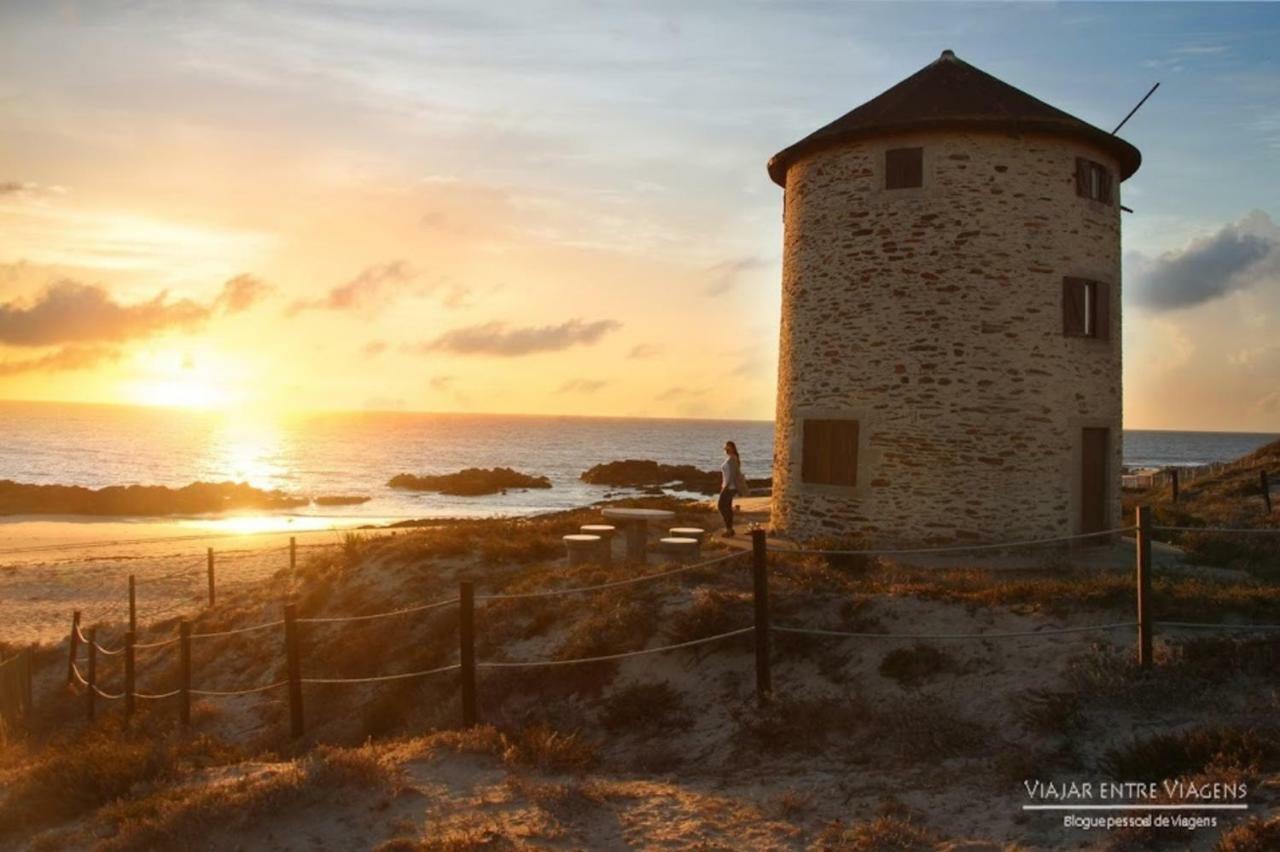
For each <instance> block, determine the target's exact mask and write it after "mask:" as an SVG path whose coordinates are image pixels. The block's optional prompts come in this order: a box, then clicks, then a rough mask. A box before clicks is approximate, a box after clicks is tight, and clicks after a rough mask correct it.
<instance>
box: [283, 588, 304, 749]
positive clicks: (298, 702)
mask: <svg viewBox="0 0 1280 852" xmlns="http://www.w3.org/2000/svg"><path fill="white" fill-rule="evenodd" d="M297 619H298V612H297V608H296V607H295V605H294V604H291V603H288V604H285V605H284V652H285V662H286V664H287V666H288V669H289V736H291V737H293V738H295V739H296V738H298V737H300V736H302V734H303V724H302V657H301V655H300V654H299V652H298V620H297Z"/></svg>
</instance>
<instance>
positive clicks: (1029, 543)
mask: <svg viewBox="0 0 1280 852" xmlns="http://www.w3.org/2000/svg"><path fill="white" fill-rule="evenodd" d="M1136 529H1137V527H1134V526H1129V527H1116V528H1115V529H1111V530H1099V531H1098V532H1091V533H1080V534H1078V535H1060V536H1053V537H1051V538H1033V539H1026V540H1023V541H1010V542H1004V543H1001V544H955V545H946V546H943V547H910V548H867V549H863V550H826V549H817V548H804V547H794V548H793V547H770V548H769V552H771V553H794V554H801V555H806V556H813V555H818V556H914V555H919V554H925V553H962V552H970V551H983V550H1014V549H1016V548H1019V547H1034V546H1038V545H1041V544H1057V543H1061V542H1067V541H1081V540H1084V539H1090V538H1099V537H1102V536H1113V535H1118V534H1120V533H1126V532H1133V531H1134V530H1136Z"/></svg>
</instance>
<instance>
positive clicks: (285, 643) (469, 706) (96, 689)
mask: <svg viewBox="0 0 1280 852" xmlns="http://www.w3.org/2000/svg"><path fill="white" fill-rule="evenodd" d="M1136 521H1137V522H1136V524H1134V525H1132V526H1122V527H1117V528H1115V529H1108V530H1102V531H1098V532H1092V533H1084V534H1080V535H1073V536H1053V537H1046V538H1040V539H1029V540H1021V541H1013V542H1005V543H1000V544H972V545H954V546H942V547H932V548H898V549H871V548H868V549H861V550H842V549H815V548H799V549H788V548H781V547H771V546H770V544H769V542H768V541H767V538H766V534H765V532H764V531H763V530H759V529H756V530H752V533H751V537H752V542H751V544H752V546H751V550H750V551H740V552H735V553H729V554H725V555H722V556H717V557H715V558H712V559H708V560H705V561H701V562H696V563H693V564H687V565H681V566H679V567H676V568H672V569H669V570H663V571H659V572H657V573H652V574H644V575H640V576H636V577H628V578H625V579H622V580H614V581H610V582H605V583H598V584H593V585H587V586H576V587H570V588H559V589H556V588H553V589H543V590H538V591H529V592H511V593H501V592H495V593H485V594H479V595H478V594H476V591H475V588H474V584H473V583H472V582H471V581H462V582H461V583H460V584H459V591H458V595H457V597H451V598H447V599H440V600H432V601H425V602H422V603H415V604H411V605H409V606H404V607H399V608H396V609H391V610H387V611H383V612H375V613H365V614H358V615H332V616H309V617H306V618H300V617H298V614H297V611H296V604H294V603H286V604H285V606H284V617H283V618H281V619H276V620H273V621H268V622H264V623H261V624H252V625H245V626H240V627H227V628H225V629H219V630H205V631H202V632H195V631H194V630H193V629H192V627H193V625H192V622H191V621H190V620H188V619H183V620H182V621H181V622H180V624H179V625H178V627H179V633H178V635H177V636H169V637H165V638H158V639H153V640H151V641H147V642H138V641H137V639H136V633H135V629H134V628H135V625H134V623H133V621H132V620H131V622H130V628H131V629H130V630H129V631H128V632H127V633H126V634H125V643H124V645H123V646H122V647H118V648H107V647H104V646H103V645H102V644H101V643H100V642H98V640H97V638H96V632H97V630H96V628H91V629H89V631H88V634H87V635H86V633H85V632H84V631H83V630H82V629H81V622H82V619H81V617H80V616H81V614H80V613H79V612H78V611H77V612H76V613H74V614H73V619H72V628H71V632H70V638H71V650H70V659H69V662H68V670H67V683H68V684H70V685H73V686H75V685H78V686H79V687H82V688H83V692H84V695H85V700H86V704H87V713H88V716H89V718H90V719H93V718H94V712H95V708H94V701H95V699H96V698H103V699H106V700H111V701H114V700H120V699H124V702H125V713H126V715H132V713H133V712H134V700H135V699H141V700H144V701H153V702H159V701H167V700H171V699H176V700H177V703H178V707H179V712H180V717H181V720H182V722H183V724H189V722H190V703H191V698H192V697H193V696H199V697H210V698H224V697H238V696H250V695H258V694H262V693H266V692H271V691H274V690H278V689H286V690H287V699H286V700H287V703H288V707H289V719H290V722H289V725H290V734H291V735H292V736H293V737H301V736H303V734H304V731H305V725H304V721H305V720H304V708H303V696H304V693H303V687H304V686H343V685H372V684H382V683H390V682H397V681H406V680H413V679H420V678H427V677H432V676H435V675H448V674H452V673H456V677H457V684H458V687H459V689H460V693H461V709H462V723H463V725H465V726H471V725H474V724H477V720H478V718H479V713H478V707H477V701H476V694H477V678H478V671H479V670H481V669H484V670H494V671H498V670H511V669H537V668H558V667H563V666H574V665H587V664H593V663H608V662H617V661H621V660H627V659H631V658H635V657H642V656H649V655H654V654H662V653H668V652H672V651H677V650H681V649H688V648H695V647H702V646H707V645H711V644H713V643H717V642H723V641H724V640H727V639H731V638H734V637H739V636H746V635H748V634H750V635H751V636H752V639H753V644H754V650H755V669H756V693H757V696H758V699H759V700H760V701H761V702H767V701H769V700H771V699H772V696H773V681H772V671H771V663H772V654H771V638H772V637H773V636H788V635H790V636H810V637H823V638H830V639H839V640H870V641H923V640H936V641H951V640H956V641H966V640H968V641H992V640H1001V641H1019V640H1026V639H1035V638H1052V637H1057V636H1067V635H1083V634H1101V633H1110V632H1115V631H1124V630H1135V632H1136V634H1137V643H1136V644H1137V648H1136V651H1137V659H1138V663H1139V665H1140V666H1141V667H1143V668H1146V667H1150V666H1151V665H1152V662H1153V655H1152V642H1153V634H1154V631H1155V629H1156V628H1160V629H1167V630H1181V629H1191V630H1214V631H1274V630H1280V624H1210V623H1200V622H1180V621H1155V620H1154V619H1153V618H1152V615H1151V555H1152V543H1153V541H1154V539H1153V537H1152V534H1153V533H1154V532H1156V531H1158V530H1168V529H1171V528H1162V527H1155V526H1153V525H1152V523H1151V510H1150V509H1149V508H1147V507H1140V508H1139V509H1138V512H1137V518H1136ZM1196 529H1197V530H1199V529H1200V528H1196ZM1206 531H1212V530H1206ZM1128 532H1134V533H1135V536H1134V539H1135V542H1136V547H1137V550H1136V590H1135V592H1136V594H1135V597H1136V604H1137V607H1136V609H1137V611H1136V618H1135V619H1133V620H1125V621H1117V622H1109V623H1103V624H1089V625H1064V626H1044V627H1040V628H1035V629H1030V630H996V631H981V630H979V631H970V632H954V633H950V632H917V633H877V632H861V631H842V630H831V629H826V628H821V627H810V626H806V625H801V624H783V625H772V624H771V623H770V606H769V564H770V557H771V556H772V557H773V558H775V559H777V558H785V557H786V556H788V555H808V554H820V555H825V556H843V555H906V554H921V553H955V552H968V551H989V550H1008V549H1013V548H1019V547H1030V546H1036V545H1044V544H1053V543H1060V542H1067V541H1080V540H1089V539H1094V538H1098V537H1102V536H1115V535H1118V534H1121V533H1128ZM1250 532H1277V533H1280V530H1250ZM288 549H289V551H290V562H291V567H292V563H293V561H294V558H295V556H296V547H295V545H294V542H291V543H290V546H289V548H288ZM747 557H749V558H750V565H751V581H752V602H753V608H754V619H753V622H752V623H751V624H749V625H746V626H743V627H740V628H737V629H734V630H728V631H724V632H721V633H716V634H713V635H710V636H703V637H699V638H696V639H690V640H688V641H683V642H677V643H673V644H667V645H659V646H655V647H649V648H638V649H633V650H629V651H621V652H618V653H611V654H597V655H592V656H584V657H576V658H572V659H527V660H507V659H486V660H478V659H477V658H476V648H475V645H476V630H475V618H476V615H475V612H476V603H477V601H479V602H481V603H487V602H495V601H506V600H528V599H540V598H548V597H567V596H572V595H583V594H591V593H595V592H601V591H606V590H610V589H615V588H621V587H631V586H635V585H637V584H642V583H651V582H658V581H662V580H666V579H668V578H671V577H674V576H677V575H680V574H685V573H688V572H693V571H700V570H706V569H708V568H712V567H715V566H722V567H723V566H726V565H728V564H730V563H732V562H734V561H736V560H741V559H745V558H747ZM206 561H207V567H208V571H209V577H210V605H211V606H212V605H213V602H214V600H215V598H214V594H213V576H214V574H213V566H214V557H213V552H212V550H210V551H209V553H208V554H207V558H206ZM131 591H132V584H131ZM130 602H131V615H132V614H133V613H134V612H136V610H135V609H134V607H133V603H134V601H133V597H132V595H131V599H130ZM454 607H456V608H457V611H458V619H457V641H458V656H457V662H452V663H448V664H446V665H440V666H436V667H434V668H428V669H424V670H420V671H410V672H393V673H384V674H371V675H364V676H356V677H329V676H324V675H306V676H304V675H303V673H302V668H303V666H302V660H303V647H302V642H301V639H300V635H299V630H298V627H299V625H342V626H344V628H346V627H349V626H352V625H358V624H361V623H367V622H371V621H374V620H378V619H386V618H394V617H401V616H405V615H410V614H418V613H425V612H437V611H442V610H446V609H452V608H454ZM280 628H283V629H282V630H280V633H279V634H276V635H277V636H279V640H280V641H281V643H282V651H283V656H284V662H285V666H284V669H285V678H284V679H282V680H275V681H272V682H269V683H263V684H260V685H256V686H249V687H245V688H241V689H209V688H200V687H196V686H194V685H193V683H192V680H193V672H192V664H191V643H192V642H193V641H196V640H203V639H215V638H223V637H232V636H241V635H247V634H258V633H262V632H266V631H276V630H279V629H280ZM261 641H273V640H272V639H271V634H270V633H268V634H267V635H266V636H264V637H263V639H262V640H261ZM173 645H176V646H177V647H176V651H177V661H176V662H177V674H178V677H177V682H178V686H177V688H174V689H170V690H167V691H161V692H148V691H145V690H141V689H139V688H138V686H137V683H136V679H135V671H134V655H135V653H136V651H138V650H154V649H162V648H168V647H169V646H173ZM79 646H84V648H85V650H86V652H87V654H88V669H87V672H86V671H82V670H81V668H80V666H79V664H78V660H77V652H78V648H79ZM99 656H101V657H103V658H114V657H119V656H123V657H124V689H123V690H122V691H121V692H118V693H117V692H110V691H107V690H105V689H104V688H103V687H102V685H101V683H100V679H99V676H98V671H97V669H98V662H99V659H98V658H99ZM9 662H11V661H5V662H3V663H0V673H2V672H3V670H4V669H5V667H6V666H8V664H9ZM172 682H173V681H170V683H172Z"/></svg>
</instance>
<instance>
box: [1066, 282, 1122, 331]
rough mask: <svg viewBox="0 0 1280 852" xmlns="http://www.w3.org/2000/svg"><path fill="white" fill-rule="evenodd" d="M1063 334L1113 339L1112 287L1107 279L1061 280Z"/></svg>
mask: <svg viewBox="0 0 1280 852" xmlns="http://www.w3.org/2000/svg"><path fill="white" fill-rule="evenodd" d="M1062 333H1063V334H1065V335H1066V336H1067V337H1092V338H1094V339H1096V340H1109V339H1110V338H1111V288H1110V287H1108V286H1107V283H1106V282H1105V281H1089V280H1088V279H1085V278H1063V279H1062Z"/></svg>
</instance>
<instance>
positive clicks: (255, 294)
mask: <svg viewBox="0 0 1280 852" xmlns="http://www.w3.org/2000/svg"><path fill="white" fill-rule="evenodd" d="M274 290H275V288H274V287H272V286H271V285H270V284H267V283H264V282H263V281H262V279H260V278H254V277H253V276H252V275H237V276H236V277H235V278H232V279H231V280H230V281H228V282H227V283H226V284H223V285H222V292H221V293H220V294H218V298H217V299H215V300H214V308H215V309H217V310H219V311H221V312H222V313H224V314H238V313H242V312H243V311H247V310H249V308H252V307H253V306H254V305H256V304H257V303H258V302H260V301H262V300H263V299H265V298H266V297H267V296H269V295H271V293H272V292H273V291H274Z"/></svg>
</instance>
